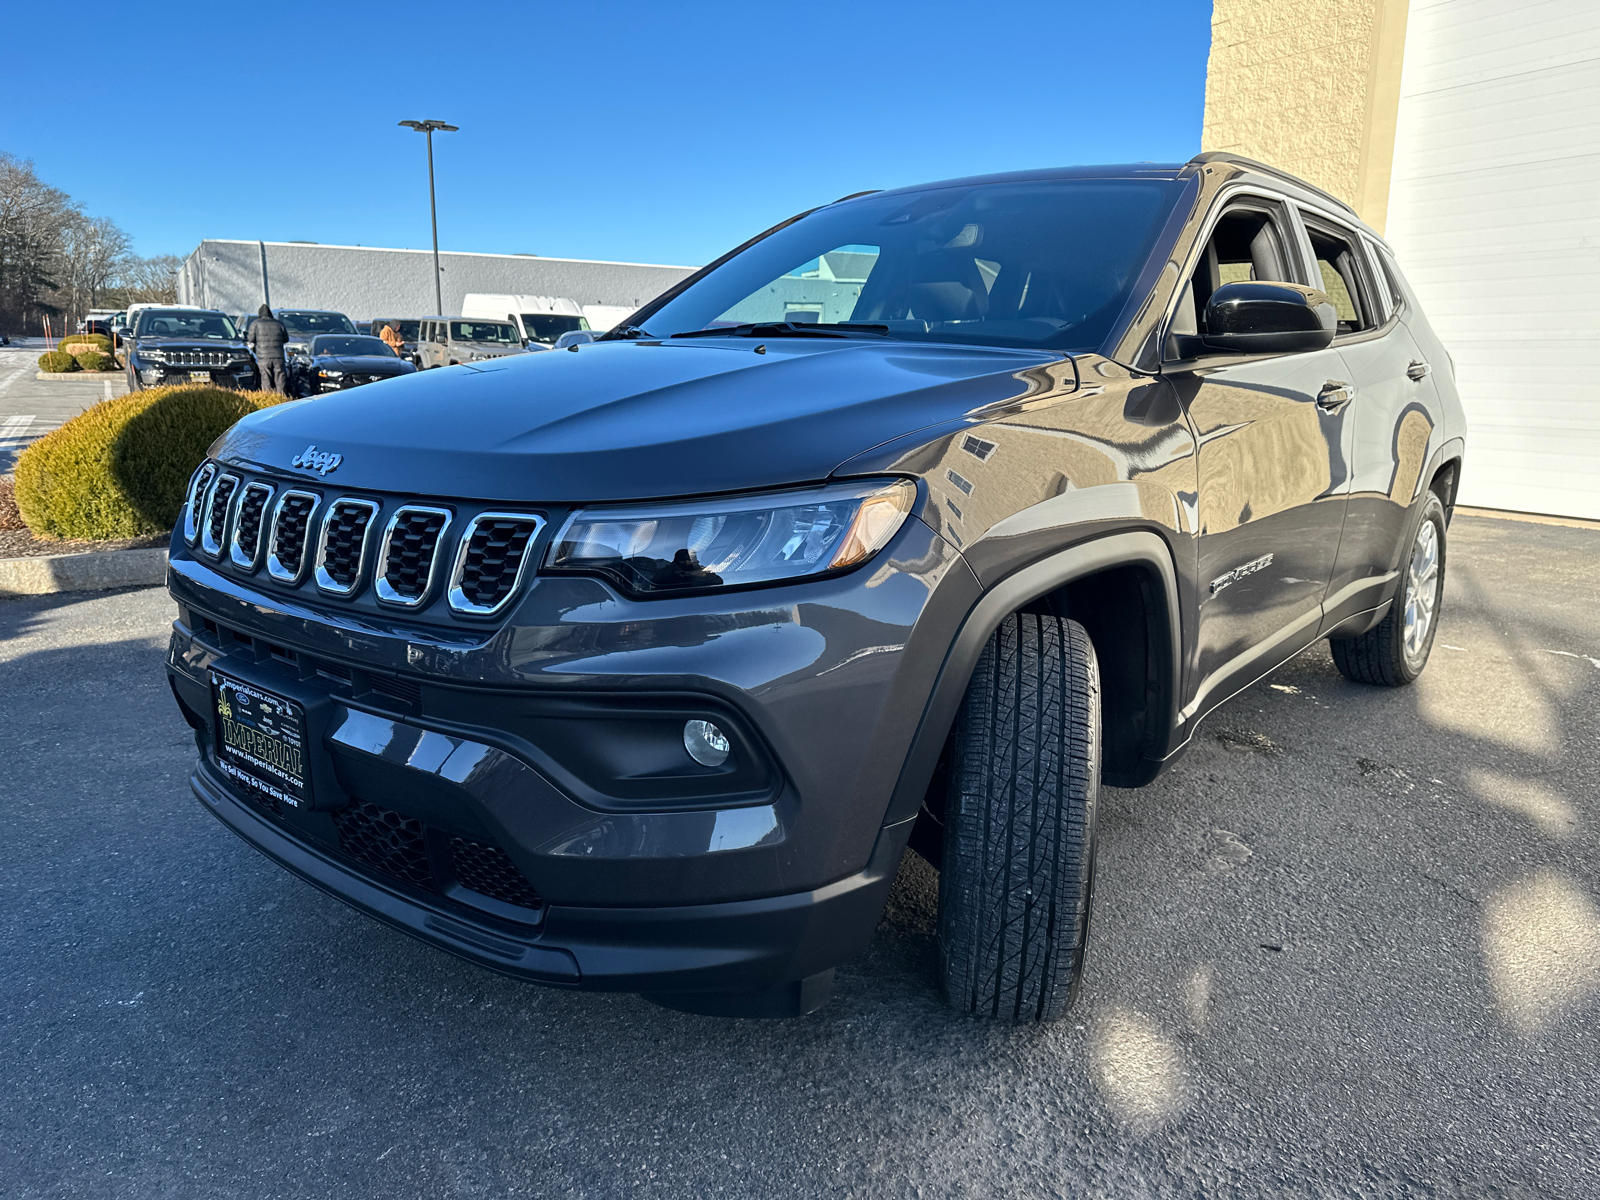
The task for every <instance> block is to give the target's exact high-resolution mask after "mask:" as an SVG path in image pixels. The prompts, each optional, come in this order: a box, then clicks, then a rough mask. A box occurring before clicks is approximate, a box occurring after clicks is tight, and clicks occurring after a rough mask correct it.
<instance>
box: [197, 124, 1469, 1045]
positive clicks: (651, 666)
mask: <svg viewBox="0 0 1600 1200" xmlns="http://www.w3.org/2000/svg"><path fill="white" fill-rule="evenodd" d="M430 323H431V324H432V325H434V326H437V325H440V324H449V325H455V324H457V323H458V322H454V321H446V320H445V319H444V318H431V319H429V321H425V323H424V345H426V344H427V341H426V338H427V335H428V327H429V324H430ZM508 328H509V327H508ZM513 332H514V330H513ZM468 365H471V364H468ZM530 397H536V398H537V402H536V403H533V402H530ZM1464 437H1465V429H1464V422H1463V420H1462V417H1461V412H1460V407H1459V404H1458V403H1457V400H1456V396H1455V389H1454V381H1453V378H1452V369H1451V366H1450V363H1449V359H1448V357H1447V356H1446V355H1445V354H1444V352H1443V350H1442V348H1441V347H1440V346H1439V345H1438V343H1437V341H1436V339H1435V338H1434V336H1433V334H1432V332H1431V330H1430V329H1429V327H1428V324H1427V321H1426V319H1425V318H1424V316H1423V315H1422V313H1421V311H1420V309H1419V308H1418V307H1417V304H1416V300H1415V297H1414V296H1413V295H1412V294H1411V292H1410V290H1409V289H1408V288H1407V287H1406V285H1405V283H1404V281H1403V279H1402V278H1401V275H1400V272H1399V269H1398V266H1397V265H1396V264H1395V262H1394V260H1393V257H1392V255H1391V254H1390V253H1389V251H1388V250H1387V248H1386V247H1385V246H1384V245H1383V244H1382V242H1381V240H1380V239H1378V238H1377V237H1376V236H1375V235H1374V234H1373V233H1372V231H1370V230H1369V229H1367V228H1365V227H1364V226H1363V225H1361V223H1360V222H1359V221H1358V220H1357V219H1356V218H1355V216H1354V215H1353V214H1352V213H1351V212H1350V211H1349V210H1348V209H1346V208H1344V207H1343V206H1342V205H1340V204H1339V203H1338V202H1337V201H1334V200H1332V199H1331V198H1330V197H1328V196H1326V195H1325V194H1323V193H1321V192H1319V191H1317V190H1316V189H1314V188H1311V187H1309V186H1308V185H1306V184H1304V183H1302V182H1301V181H1298V180H1296V179H1294V178H1293V177H1290V176H1287V175H1284V174H1282V173H1280V172H1277V171H1275V170H1272V169H1271V168H1267V167H1263V166H1261V165H1260V164H1255V163H1250V162H1248V161H1247V160H1238V159H1231V158H1229V157H1227V156H1219V155H1202V156H1200V157H1199V158H1197V159H1195V160H1193V161H1192V162H1190V163H1187V164H1182V165H1173V166H1152V165H1138V166H1130V167H1105V168H1078V169H1067V170H1058V171H1041V172H1031V173H1019V174H1016V175H1006V176H991V177H984V178H977V179H968V180H955V181H950V182H947V183H943V184H934V185H928V186H925V187H914V188H906V189H901V190H898V191H894V192H885V193H873V194H868V195H864V196H860V197H855V198H851V199H847V200H844V201H840V202H837V203H835V204H831V205H827V206H824V207H822V208H820V209H817V210H815V211H813V212H811V213H809V214H806V215H804V216H802V217H801V218H799V219H797V220H795V221H792V222H786V223H785V224H784V225H781V226H779V227H777V228H776V229H774V230H773V231H771V232H770V233H769V234H767V235H765V236H764V237H762V238H760V239H757V240H756V241H754V242H753V243H750V244H748V245H747V246H745V247H743V248H742V249H741V250H740V251H739V252H737V253H735V254H733V255H731V256H728V257H726V258H724V259H723V260H719V261H718V262H717V263H714V264H712V266H710V267H708V268H706V269H705V270H704V271H702V272H700V273H698V274H697V275H695V276H694V277H692V278H691V279H689V280H688V281H686V282H685V283H684V284H682V285H680V286H679V287H677V288H675V289H673V290H671V291H669V292H668V293H666V294H665V295H664V296H662V297H661V298H659V299H658V300H656V301H655V302H653V303H651V304H649V305H647V306H646V307H645V308H643V309H641V310H640V311H639V312H638V313H637V314H635V316H634V317H633V318H632V320H631V322H630V324H629V325H627V326H625V327H619V328H617V329H615V330H613V331H611V333H610V334H608V335H607V336H606V337H605V338H603V339H602V340H601V341H599V342H597V343H594V344H591V345H584V346H579V347H578V348H577V349H576V351H573V352H568V353H560V354H541V355H536V356H533V357H531V358H528V359H525V360H522V361H517V362H510V363H495V364H493V365H487V364H485V365H483V366H480V367H479V368H478V369H475V370H471V371H464V372H457V373H453V374H452V375H451V376H449V377H443V378H437V377H436V378H424V377H419V378H416V379H407V380H400V381H396V382H394V383H392V384H390V385H388V386H387V387H386V388H385V389H384V393H383V394H382V395H381V396H380V397H364V396H363V395H362V394H361V393H360V392H356V393H353V394H351V395H347V396H346V395H341V396H338V397H330V398H328V399H327V400H326V401H325V402H322V403H319V404H317V405H311V406H298V407H296V408H295V409H294V410H293V411H284V410H276V411H273V412H271V413H269V414H260V415H257V416H254V417H250V418H247V419H246V420H245V421H243V422H241V423H240V424H239V425H238V426H236V427H235V428H234V429H233V430H232V431H230V433H229V434H227V435H225V437H224V438H223V439H222V440H221V441H220V442H219V443H218V445H217V446H216V447H215V448H214V449H215V455H214V457H213V459H211V460H209V461H208V462H207V463H205V464H204V465H203V466H202V467H201V468H200V470H199V471H198V472H197V473H196V475H195V477H194V479H193V481H192V484H191V490H190V500H189V503H188V505H187V506H186V510H185V514H184V516H183V518H182V519H181V522H180V527H179V529H178V530H176V531H175V533H174V537H173V542H172V557H171V575H170V581H171V588H172V593H173V596H174V598H175V599H176V600H177V602H178V604H179V609H180V615H179V619H178V621H177V623H176V625H175V627H174V633H173V641H172V649H171V654H170V658H169V671H170V675H171V678H172V682H173V688H174V694H175V695H176V696H177V698H178V701H179V703H180V705H181V707H182V709H183V712H184V715H185V717H186V719H187V720H188V721H189V723H190V724H191V725H192V726H193V728H194V729H195V731H196V739H197V743H198V745H199V748H200V751H201V761H200V763H199V765H198V767H197V768H196V771H195V775H194V787H195V790H196V792H197V794H198V795H199V796H200V798H201V799H202V801H203V802H204V803H205V804H206V806H207V807H208V808H209V809H210V810H211V811H212V812H213V813H214V814H215V815H216V816H218V817H219V818H220V819H221V820H222V821H224V823H226V824H227V825H229V826H230V827H231V828H233V829H234V830H235V831H236V832H238V833H239V834H241V836H243V837H245V838H246V839H247V840H249V841H250V842H252V843H253V844H255V845H256V846H257V847H258V848H260V849H262V850H263V851H265V852H266V853H267V854H269V855H270V856H271V857H273V858H275V859H276V860H277V861H278V862H280V863H282V864H283V865H285V866H288V867H289V868H290V869H292V870H294V871H296V872H298V873H299V874H301V875H302V876H304V877H305V878H307V879H310V880H311V881H313V882H314V883H316V884H318V885H319V886H321V887H323V888H325V889H327V890H328V891H330V892H333V893H334V894H336V895H338V896H340V897H341V898H343V899H345V900H347V901H349V902H350V903H352V904H354V905H355V906H356V907H358V908H361V909H363V910H365V911H367V912H369V913H372V914H374V915H376V916H379V917H381V918H382V919H384V920H387V921H389V922H390V923H392V924H394V925H396V926H398V927H400V928H402V929H405V930H407V931H408V932H411V933H413V934H414V935H416V936H418V937H420V938H423V939H424V940H427V941H430V942H432V943H433V944H435V945H438V946H441V947H443V948H445V949H448V950H450V951H452V952H454V953H456V954H459V955H461V956H463V957H466V958H470V959H472V960H474V961H476V962H479V963H481V964H483V965H485V966H489V967H491V968H493V969H496V970H500V971H503V972H506V973H508V974H512V975H516V976H518V977H520V978H524V979H529V980H534V981H539V982H544V983H549V984H555V985H561V986H569V987H586V988H595V989H612V990H631V991H641V992H645V993H647V994H651V995H653V996H655V997H656V998H658V999H661V1000H662V1001H663V1002H666V1003H669V1004H673V1005H676V1006H679V1007H684V1008H688V1009H692V1010H696V1011H723V1012H728V1011H733V1012H745V1013H753V1012H772V1013H782V1012H789V1013H792V1012H802V1011H808V1010H810V1009H812V1008H814V1007H816V1006H817V1005H818V1004H820V1003H821V1002H822V1000H823V999H825V997H826V996H827V994H828V990H829V988H830V987H831V983H832V979H833V973H834V970H835V969H836V968H837V966H838V965H839V964H841V963H842V962H844V961H847V960H848V959H849V958H851V957H852V956H853V955H855V954H856V953H858V952H859V951H860V950H861V949H862V948H863V947H864V946H865V945H866V942H867V939H868V938H869V936H870V934H871V931H872V929H873V926H874V924H875V922H876V919H877V916H878V913H879V911H880V909H881V908H882V905H883V903H884V898H885V896H886V894H887V891H888V888H889V884H890V881H891V880H892V877H893V873H894V867H895V864H897V863H898V861H899V859H900V855H901V852H902V850H903V849H904V847H905V846H906V845H907V844H908V842H909V844H911V845H912V846H913V847H915V848H917V849H918V850H919V851H920V852H922V853H924V854H925V855H927V856H928V857H930V858H931V859H933V860H935V861H938V862H939V863H940V864H941V867H942V870H941V875H940V883H939V887H940V901H939V917H938V921H939V937H940V956H941V972H942V977H943V981H944V987H945V992H946V996H947V998H948V999H949V1001H950V1002H951V1003H952V1004H953V1005H954V1006H955V1007H957V1008H959V1009H961V1010H963V1011H968V1012H973V1013H980V1014H984V1015H988V1016H993V1017H998V1018H1002V1019H1007V1020H1044V1019H1050V1018H1052V1017H1055V1016H1058V1015H1059V1014H1060V1013H1061V1012H1062V1011H1064V1010H1065V1008H1066V1007H1067V1006H1068V1005H1069V1004H1070V1003H1071V1001H1072V999H1073V997H1074V995H1075V992H1076V989H1077V986H1078V982H1079V980H1080V978H1081V974H1082V966H1083V955H1084V950H1085V947H1086V941H1087V931H1088V920H1089V910H1090V898H1091V887H1092V881H1093V869H1094V853H1095V830H1096V821H1097V817H1098V810H1099V803H1098V794H1099V786H1100V783H1101V781H1102V780H1104V781H1105V782H1107V783H1110V784H1114V785H1117V786H1126V787H1133V786H1140V785H1143V784H1146V783H1148V782H1150V781H1151V780H1152V779H1154V778H1155V777H1156V776H1157V775H1158V774H1159V772H1160V771H1161V770H1162V769H1163V767H1165V766H1166V765H1167V764H1169V763H1170V762H1172V761H1173V760H1174V758H1175V757H1176V756H1177V755H1178V754H1180V753H1181V752H1182V751H1183V750H1184V749H1185V747H1186V746H1187V745H1188V744H1189V742H1190V740H1191V738H1192V735H1193V731H1194V728H1195V726H1196V724H1197V723H1198V722H1199V721H1200V720H1201V719H1202V718H1203V717H1204V716H1205V715H1206V714H1207V713H1208V712H1210V711H1211V710H1212V709H1214V708H1215V707H1216V706H1217V705H1219V704H1221V703H1222V702H1223V701H1224V700H1226V699H1227V697H1228V696H1230V695H1232V694H1233V693H1234V692H1236V691H1238V690H1239V689H1240V688H1243V687H1245V686H1248V685H1249V684H1250V683H1252V682H1253V681H1255V680H1256V679H1258V678H1260V677H1261V676H1262V675H1264V674H1265V673H1267V672H1268V671H1270V670H1272V669H1273V668H1274V667H1276V666H1278V665H1280V664H1281V663H1283V662H1284V661H1286V660H1287V659H1288V658H1290V657H1292V656H1293V655H1294V654H1296V653H1298V652H1299V651H1301V650H1303V649H1305V648H1306V647H1307V646H1309V645H1311V644H1312V643H1313V642H1315V641H1316V640H1318V639H1319V638H1328V639H1330V641H1331V644H1332V649H1333V656H1334V661H1335V662H1336V663H1337V664H1338V666H1339V669H1340V670H1341V671H1343V672H1344V673H1345V674H1346V675H1347V676H1348V677H1349V678H1352V679H1356V680H1359V681H1362V682H1365V683H1370V684H1376V685H1387V686H1393V685H1400V684H1405V683H1408V682H1410V681H1412V680H1414V679H1415V678H1416V677H1417V675H1418V674H1419V673H1420V672H1421V670H1422V669H1423V667H1424V666H1425V664H1426V662H1427V659H1428V656H1429V653H1430V650H1431V648H1432V642H1433V637H1434V633H1435V631H1436V629H1437V620H1436V618H1437V613H1438V599H1439V596H1440V594H1441V589H1442V583H1443V577H1444V566H1445V561H1446V535H1447V527H1448V513H1449V509H1450V506H1451V504H1452V502H1453V497H1454V488H1455V484H1456V481H1457V478H1458V472H1459V467H1460V462H1461V458H1462V454H1463V450H1464Z"/></svg>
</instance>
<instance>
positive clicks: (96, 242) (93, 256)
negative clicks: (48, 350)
mask: <svg viewBox="0 0 1600 1200" xmlns="http://www.w3.org/2000/svg"><path fill="white" fill-rule="evenodd" d="M131 257H132V256H131V254H130V251H129V248H128V235H127V234H125V233H123V232H122V230H121V229H119V228H118V227H117V223H116V222H115V221H113V220H111V219H110V218H109V217H86V216H83V215H82V214H81V213H79V214H74V216H73V218H72V219H71V220H70V221H68V222H67V224H66V228H65V229H64V230H63V231H62V237H61V270H60V271H59V273H58V274H59V277H60V279H59V282H60V286H59V288H58V293H57V295H58V299H59V301H62V303H61V304H60V307H61V308H62V309H63V310H64V312H63V316H64V317H65V318H66V320H67V321H69V322H76V321H79V320H82V318H83V316H84V314H86V313H87V312H88V311H89V310H90V309H91V308H95V307H98V306H99V304H100V302H101V300H102V299H104V298H105V295H104V293H105V292H106V289H107V288H109V287H110V286H111V285H112V284H113V283H114V282H115V281H116V280H117V279H118V278H119V277H120V276H121V275H122V274H123V273H124V272H125V271H126V270H127V268H128V266H129V263H130V259H131Z"/></svg>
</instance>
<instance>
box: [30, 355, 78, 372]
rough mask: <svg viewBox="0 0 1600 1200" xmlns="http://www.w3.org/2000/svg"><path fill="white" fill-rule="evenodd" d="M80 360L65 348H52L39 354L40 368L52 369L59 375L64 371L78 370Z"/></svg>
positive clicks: (44, 369) (42, 369) (43, 369)
mask: <svg viewBox="0 0 1600 1200" xmlns="http://www.w3.org/2000/svg"><path fill="white" fill-rule="evenodd" d="M77 369H78V360H77V359H75V358H73V357H72V355H70V354H68V353H67V352H66V351H65V350H50V351H47V352H46V353H44V354H41V355H39V370H41V371H52V372H54V373H55V374H57V375H59V374H61V373H62V372H64V371H76V370H77Z"/></svg>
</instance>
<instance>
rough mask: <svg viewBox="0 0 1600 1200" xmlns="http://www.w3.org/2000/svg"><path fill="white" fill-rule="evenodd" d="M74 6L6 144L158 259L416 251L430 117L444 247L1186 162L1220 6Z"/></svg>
mask: <svg viewBox="0 0 1600 1200" xmlns="http://www.w3.org/2000/svg"><path fill="white" fill-rule="evenodd" d="M70 11H71V14H72V15H71V17H70V18H69V17H68V16H67V15H66V12H67V10H64V9H60V8H52V7H50V6H47V5H46V6H40V5H22V4H18V5H13V6H11V7H10V8H9V10H8V12H7V17H6V21H5V28H4V37H5V42H6V44H7V50H6V52H5V64H6V67H5V71H4V72H3V73H0V149H3V150H7V151H9V152H11V153H13V154H16V155H19V156H20V157H23V158H31V159H33V160H34V163H35V166H36V168H37V170H38V172H39V174H40V175H41V176H42V177H43V178H44V179H46V180H47V181H49V182H50V183H52V184H54V185H55V186H57V187H60V188H63V189H65V190H66V191H67V192H69V193H70V194H71V195H72V196H73V197H74V198H75V199H77V200H79V201H80V202H82V203H83V204H84V205H85V207H86V208H87V209H88V210H89V211H90V212H91V213H92V214H94V215H97V216H98V215H103V216H109V217H111V218H113V219H114V220H116V221H117V222H118V223H119V224H121V225H122V227H123V228H124V229H126V230H127V231H128V232H129V233H130V234H131V235H132V236H133V239H134V243H135V248H136V249H137V250H138V251H139V252H140V253H143V254H161V253H174V254H187V253H188V252H189V251H190V250H192V249H193V248H194V247H195V245H196V244H197V243H198V242H199V240H200V239H201V238H203V237H214V238H263V239H266V240H268V241H285V240H291V239H303V240H308V241H316V242H324V243H346V244H349V243H360V244H363V245H372V246H411V247H419V248H420V247H425V246H427V245H428V238H429V233H428V203H427V165H426V159H425V155H424V146H423V138H422V136H421V135H420V134H417V133H413V132H412V131H410V130H407V129H401V128H399V127H398V126H397V124H396V122H397V121H399V120H401V119H402V118H429V117H437V118H442V119H444V120H447V121H450V122H452V123H453V124H456V125H459V126H460V127H461V131H460V132H459V133H449V134H436V135H435V153H436V156H437V164H436V165H437V170H438V194H439V239H440V246H441V248H443V249H447V250H476V251H489V252H506V253H523V252H532V253H536V254H543V255H548V256H552V257H568V258H601V259H620V260H627V261H639V262H666V263H685V264H698V263H702V262H705V261H707V260H709V259H711V258H713V257H715V256H716V255H717V254H719V253H721V252H722V251H723V250H726V249H728V248H729V247H731V246H733V245H734V244H736V243H738V242H740V241H742V240H743V239H744V238H746V237H748V236H750V235H751V234H754V233H756V232H759V231H760V230H761V229H764V228H766V227H767V226H769V225H771V224H773V223H774V222H776V221H778V220H781V219H783V218H784V217H786V216H789V215H791V214H792V213H794V212H797V211H799V210H801V209H804V208H807V207H810V206H812V205H814V204H818V203H822V202H826V201H828V200H833V199H835V198H837V197H838V196H840V195H843V194H846V193H849V192H856V191H861V190H863V189H866V188H875V187H897V186H901V185H904V184H909V183H916V182H919V181H924V180H932V179H944V178H949V177H952V176H959V175H969V174H974V173H978V172H985V171H1003V170H1013V169H1018V168H1023V167H1033V166H1041V165H1056V164H1064V163H1075V162H1122V161H1130V160H1157V161H1161V160H1174V159H1176V160H1180V161H1181V160H1183V159H1186V158H1188V157H1189V156H1190V155H1192V154H1194V153H1195V152H1196V151H1197V150H1198V149H1199V142H1200V120H1201V110H1202V107H1203V101H1204V90H1205V63H1206V54H1207V50H1208V48H1209V39H1210V16H1211V6H1210V4H1209V3H1206V0H1129V2H1124V3H1121V4H1104V3H1096V4H1085V3H1075V2H1065V0H1061V2H1057V3H1031V2H1025V0H1015V2H1014V0H992V2H989V3H973V2H969V3H964V4H947V3H936V2H928V0H923V2H920V3H899V2H893V3H873V2H858V3H837V2H835V0H792V2H790V3H778V4H759V3H748V2H747V3H742V4H727V3H694V4H679V5H675V6H669V5H662V4H636V3H631V2H629V0H617V2H613V3H608V4H605V5H593V4H588V5H576V4H569V5H558V4H548V3H537V4H527V3H524V4H518V3H501V4H487V3H481V2H480V3H476V4H471V5H459V4H431V5H422V4H408V3H381V2H380V3H366V4H361V5H345V4H330V3H323V4H320V5H311V4H299V3H282V4H274V3H270V2H262V0H238V2H235V3H224V4H217V3H210V4H191V3H185V2H172V0H162V2H161V3H159V4H155V5H138V4H135V5H132V6H130V5H128V4H126V3H122V4H117V5H107V4H100V3H94V2H89V3H78V4H74V5H71V6H70ZM124 14H132V15H124ZM96 28H104V29H106V30H107V31H108V32H107V35H106V37H105V38H104V41H103V45H104V52H103V57H99V58H96V57H94V56H93V55H92V54H91V53H89V52H88V51H89V49H90V46H91V44H92V40H91V39H88V38H86V37H84V36H83V34H84V33H85V32H86V31H88V30H93V29H96ZM46 45H48V46H50V47H52V50H53V52H52V53H50V54H42V53H38V52H37V51H38V48H40V47H43V46H46ZM24 47H26V48H28V49H23V48H24Z"/></svg>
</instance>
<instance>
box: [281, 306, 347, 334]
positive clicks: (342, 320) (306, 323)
mask: <svg viewBox="0 0 1600 1200" xmlns="http://www.w3.org/2000/svg"><path fill="white" fill-rule="evenodd" d="M278 320H279V321H281V322H282V323H283V327H284V328H285V329H286V330H288V331H289V332H290V333H292V334H294V335H295V336H296V337H316V336H317V334H319V333H354V332H355V331H356V327H355V326H354V325H352V324H350V318H349V317H347V316H345V315H344V314H343V313H335V312H280V313H279V314H278Z"/></svg>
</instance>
